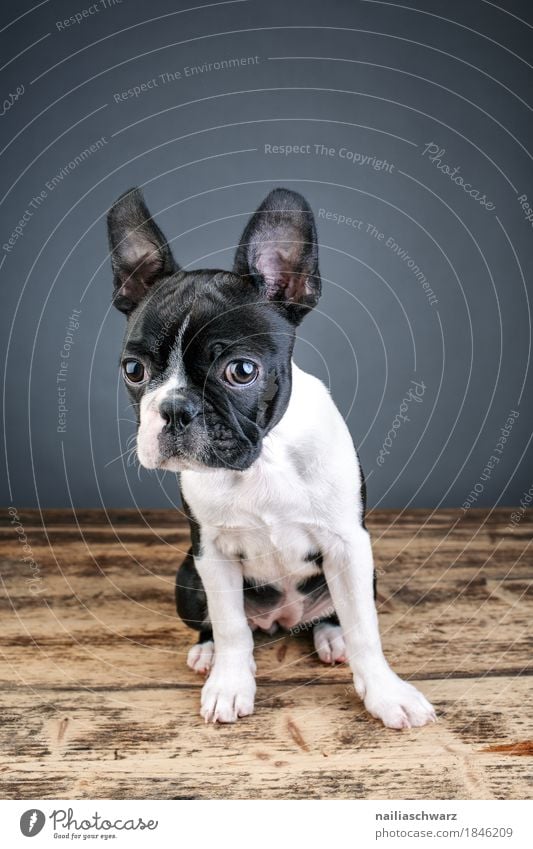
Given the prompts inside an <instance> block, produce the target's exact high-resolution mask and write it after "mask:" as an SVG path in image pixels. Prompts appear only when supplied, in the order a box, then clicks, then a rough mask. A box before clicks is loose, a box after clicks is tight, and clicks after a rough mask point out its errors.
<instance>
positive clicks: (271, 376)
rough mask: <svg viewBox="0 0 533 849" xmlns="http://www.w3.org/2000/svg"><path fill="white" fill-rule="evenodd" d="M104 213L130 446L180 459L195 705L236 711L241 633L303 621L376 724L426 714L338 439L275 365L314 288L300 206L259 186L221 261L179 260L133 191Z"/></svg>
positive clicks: (311, 226)
mask: <svg viewBox="0 0 533 849" xmlns="http://www.w3.org/2000/svg"><path fill="white" fill-rule="evenodd" d="M108 224H109V239H110V250H111V257H112V265H113V272H114V287H115V290H114V303H115V305H116V306H117V308H118V309H119V310H121V311H122V312H124V313H126V315H127V316H128V324H127V330H126V335H125V340H124V348H123V351H122V370H123V375H124V380H125V383H126V387H127V389H128V392H129V394H130V396H131V399H132V402H133V406H134V408H135V410H136V413H137V420H138V433H137V454H138V457H139V461H140V463H141V464H142V465H143V466H145V467H146V468H147V469H166V470H170V471H174V472H179V475H180V488H181V493H182V497H183V503H184V506H185V510H186V512H187V515H188V517H189V521H190V525H191V533H192V543H193V544H192V548H191V550H190V552H189V554H188V555H187V557H186V558H185V561H184V563H183V564H182V566H181V567H180V569H179V571H178V575H177V581H176V599H177V608H178V612H179V614H180V616H181V617H182V618H183V620H184V621H185V622H186V623H187V625H189V626H191V627H192V628H195V629H196V630H198V631H199V632H200V634H199V642H198V644H197V645H196V646H194V647H193V648H192V649H191V650H190V652H189V656H188V664H189V666H190V667H191V668H192V669H195V670H196V671H198V672H208V671H209V670H210V674H209V677H208V679H207V681H206V683H205V685H204V687H203V690H202V699H201V715H202V716H203V717H204V719H205V720H206V721H208V720H213V721H215V722H216V721H218V722H233V721H235V720H236V719H237V718H238V717H240V716H246V715H247V714H251V713H252V711H253V709H254V696H255V680H254V673H255V663H254V659H253V638H252V631H253V630H254V629H256V628H260V629H262V630H264V631H266V632H268V633H269V634H271V633H274V631H275V630H276V628H278V627H281V628H284V629H287V630H290V629H294V628H296V626H303V625H306V626H308V627H309V628H312V629H313V639H314V644H315V648H316V650H317V653H318V655H319V657H320V658H321V659H322V660H323V661H324V662H326V663H334V662H338V661H344V660H346V661H348V663H349V664H350V667H351V670H352V672H353V679H354V684H355V689H356V691H357V693H358V695H359V696H360V697H361V698H362V699H363V700H364V703H365V706H366V708H367V710H368V711H369V712H370V713H371V714H372V716H374V717H377V718H378V719H381V720H382V721H383V723H384V724H385V725H386V726H388V727H390V728H409V727H411V726H419V725H424V724H425V723H427V722H429V721H432V720H434V719H435V713H434V710H433V708H432V706H431V705H430V704H429V702H428V701H427V700H426V699H425V698H424V696H423V695H421V693H419V692H418V690H416V689H415V688H414V687H412V686H411V685H410V684H407V683H405V682H404V681H402V680H401V679H400V678H398V677H397V675H395V673H394V672H393V671H392V670H391V669H390V667H389V665H388V663H387V661H386V660H385V657H384V655H383V652H382V648H381V641H380V636H379V630H378V620H377V615H376V609H375V604H374V592H373V578H374V566H373V560H372V550H371V545H370V538H369V535H368V532H367V530H366V528H365V524H364V512H365V495H364V481H363V477H362V473H361V469H360V465H359V461H358V458H357V454H356V452H355V450H354V447H353V444H352V440H351V438H350V434H349V432H348V429H347V427H346V424H345V422H344V420H343V418H342V416H341V415H340V413H339V412H338V410H337V408H336V407H335V405H334V403H333V401H332V400H331V397H330V395H329V393H328V391H327V389H326V388H325V386H324V385H323V384H322V383H321V382H320V381H319V380H317V379H316V378H315V377H312V376H311V375H309V374H306V373H305V372H303V371H301V370H300V369H299V368H297V366H296V365H295V364H294V363H293V362H292V351H293V346H294V340H295V332H296V327H297V325H298V324H299V322H300V321H301V320H302V318H303V317H304V316H305V314H306V313H307V312H308V311H309V310H310V309H312V308H313V307H314V306H315V305H316V303H317V302H318V299H319V296H320V290H321V282H320V276H319V270H318V247H317V238H316V230H315V223H314V218H313V214H312V212H311V209H310V208H309V206H308V204H307V203H306V201H305V200H304V198H303V197H301V196H300V195H298V194H296V193H294V192H291V191H288V190H285V189H276V190H274V191H272V192H271V193H270V194H269V195H268V197H267V198H266V200H265V201H264V202H263V203H262V204H261V206H260V207H259V209H258V210H257V212H256V213H255V214H254V215H253V216H252V218H251V219H250V221H249V222H248V225H247V227H246V229H245V231H244V234H243V236H242V239H241V242H240V244H239V247H238V249H237V253H236V257H235V264H234V268H233V271H219V270H213V269H202V270H198V271H184V270H182V269H180V267H179V266H178V265H177V263H176V262H175V260H174V258H173V256H172V253H171V251H170V248H169V246H168V244H167V241H166V239H165V237H164V236H163V234H162V232H161V230H160V229H159V227H158V226H157V224H155V222H154V221H153V220H152V218H151V216H150V213H149V212H148V209H147V208H146V206H145V204H144V201H143V198H142V195H141V193H140V192H139V191H138V190H137V189H132V190H131V191H129V192H127V193H126V194H124V195H122V196H121V197H120V198H119V199H118V200H117V201H116V203H115V204H114V206H113V207H112V209H111V211H110V213H109V218H108Z"/></svg>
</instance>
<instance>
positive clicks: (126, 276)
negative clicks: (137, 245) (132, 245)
mask: <svg viewBox="0 0 533 849" xmlns="http://www.w3.org/2000/svg"><path fill="white" fill-rule="evenodd" d="M124 260H125V265H127V267H128V271H125V272H122V274H121V275H120V276H121V278H122V281H121V282H122V285H121V287H120V294H121V295H124V296H125V297H127V298H131V299H132V300H140V299H141V298H142V297H144V295H145V294H146V292H147V291H148V289H149V288H150V286H151V285H152V283H153V282H154V279H155V277H156V275H157V273H158V272H159V271H160V270H161V257H160V255H159V253H157V252H156V251H152V252H150V253H148V252H145V253H143V254H139V253H137V254H135V253H134V252H133V251H130V252H129V254H128V255H126V256H125V257H124Z"/></svg>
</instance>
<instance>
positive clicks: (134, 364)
mask: <svg viewBox="0 0 533 849" xmlns="http://www.w3.org/2000/svg"><path fill="white" fill-rule="evenodd" d="M122 370H123V372H124V377H125V378H126V380H127V381H128V383H142V382H143V380H144V375H145V370H144V366H143V364H142V363H140V362H139V360H124V362H123V363H122Z"/></svg>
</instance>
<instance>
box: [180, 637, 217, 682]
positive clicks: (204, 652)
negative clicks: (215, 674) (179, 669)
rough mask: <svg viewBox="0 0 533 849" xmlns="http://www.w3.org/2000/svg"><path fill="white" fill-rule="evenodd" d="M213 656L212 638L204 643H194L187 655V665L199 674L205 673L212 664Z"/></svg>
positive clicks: (213, 645)
mask: <svg viewBox="0 0 533 849" xmlns="http://www.w3.org/2000/svg"><path fill="white" fill-rule="evenodd" d="M214 658H215V644H214V642H213V640H207V642H205V643H196V645H195V646H193V647H192V648H191V649H189V654H188V655H187V666H188V667H189V668H190V669H192V670H193V671H194V672H198V673H199V674H200V675H205V673H206V672H209V670H210V669H211V667H212V666H213V661H214Z"/></svg>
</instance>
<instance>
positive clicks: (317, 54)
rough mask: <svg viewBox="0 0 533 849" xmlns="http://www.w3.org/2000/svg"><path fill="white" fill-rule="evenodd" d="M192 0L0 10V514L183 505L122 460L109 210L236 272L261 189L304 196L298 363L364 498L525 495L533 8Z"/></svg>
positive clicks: (479, 499)
mask: <svg viewBox="0 0 533 849" xmlns="http://www.w3.org/2000/svg"><path fill="white" fill-rule="evenodd" d="M191 6H194V3H193V2H190V0H188V1H187V3H181V2H180V3H176V2H175V0H152V2H151V3H149V4H147V3H143V2H141V0H122V2H118V0H115V2H113V0H98V2H97V3H95V4H92V5H91V4H90V3H89V2H85V0H79V2H72V3H68V2H44V3H40V4H35V8H33V9H32V8H31V5H29V4H28V3H27V0H25V2H23V4H20V3H14V2H10V3H5V2H4V3H3V4H2V15H3V24H2V26H3V27H4V29H3V30H2V31H1V32H0V39H1V40H2V41H1V44H2V57H3V66H4V67H3V71H2V75H3V82H2V92H3V98H4V99H5V102H4V104H3V107H2V111H3V114H2V116H1V118H0V127H1V129H2V166H3V167H2V169H1V181H2V186H1V193H2V204H3V217H2V238H1V241H2V249H1V251H0V261H1V262H2V266H1V273H2V311H1V321H2V333H3V336H2V338H3V340H4V351H3V364H4V369H5V372H4V396H3V397H4V405H5V407H4V416H5V418H4V421H5V434H4V435H5V440H6V450H5V454H4V455H3V456H4V462H5V458H7V461H8V462H7V465H6V467H5V471H6V472H7V473H8V474H6V475H5V476H3V500H4V502H5V503H6V504H7V503H14V504H15V505H16V506H18V507H23V506H34V505H37V504H39V505H41V506H42V507H63V506H68V505H70V504H74V505H77V506H101V505H105V506H109V507H112V506H134V505H135V504H136V505H140V506H144V507H149V506H153V507H157V506H166V505H171V504H173V503H176V499H177V490H176V481H175V479H174V478H173V476H171V475H166V476H163V475H159V474H158V473H154V472H146V471H142V470H141V471H140V473H139V471H138V468H137V466H135V465H133V466H129V467H128V466H127V464H126V462H125V460H126V458H125V457H122V458H120V457H119V455H121V453H122V452H124V451H125V450H126V441H127V438H128V436H130V435H131V434H132V433H133V429H134V425H133V423H132V421H131V418H132V415H131V412H130V411H129V409H128V402H127V398H126V394H125V392H124V390H123V388H122V385H121V381H120V379H119V373H118V357H119V352H120V340H121V335H122V332H123V326H124V318H123V316H122V315H120V314H119V313H117V312H116V311H114V310H113V309H112V308H110V293H111V275H110V268H109V259H108V256H107V243H106V232H105V227H104V221H105V214H106V211H107V209H108V207H109V206H110V204H111V203H112V201H113V199H114V198H115V197H116V196H117V195H118V194H120V193H121V192H123V191H124V190H125V189H127V188H128V187H130V186H131V185H135V184H137V185H140V186H143V187H144V190H145V195H146V199H147V202H148V204H149V206H150V208H151V210H152V212H153V213H154V215H156V216H157V220H158V221H159V223H160V224H161V226H162V228H163V229H164V231H165V232H166V234H167V235H168V237H169V238H170V239H171V241H172V244H173V247H174V251H175V254H176V257H177V258H178V260H179V262H180V263H181V264H183V265H185V266H189V267H194V266H215V267H229V266H230V264H231V261H232V255H233V251H234V246H235V244H236V241H237V239H238V237H239V235H240V233H241V231H242V228H243V227H244V224H245V222H246V219H247V216H249V215H250V213H251V212H252V211H253V210H254V209H255V207H256V206H257V205H258V204H259V203H260V201H261V200H262V198H263V197H264V195H265V194H267V192H268V191H269V190H270V189H271V188H272V187H274V186H276V185H283V186H288V187H290V188H293V189H297V190H298V191H301V192H302V193H304V194H305V195H306V197H307V198H308V199H309V202H310V204H311V206H312V208H313V209H314V211H315V214H316V215H317V225H318V233H319V239H320V245H321V270H322V274H323V278H324V296H323V299H322V301H321V303H320V308H319V309H317V310H316V311H315V313H314V314H313V315H312V316H311V317H309V318H308V319H307V320H306V322H305V323H304V325H303V326H302V328H301V330H300V333H299V341H298V343H297V350H296V360H297V362H298V363H299V364H300V366H302V367H303V368H304V369H307V370H310V371H312V372H314V373H315V374H317V375H318V376H320V377H321V378H322V379H323V380H325V381H326V382H327V383H328V384H329V386H330V387H331V392H332V394H333V397H334V398H335V400H336V401H337V403H338V406H339V407H340V409H341V411H342V413H343V415H344V416H345V417H346V419H347V421H348V424H349V427H350V429H351V431H352V434H353V437H354V440H355V442H356V445H357V446H358V448H359V450H360V455H361V460H362V464H363V468H364V470H365V472H366V475H367V478H368V489H369V502H370V504H371V505H373V506H378V505H379V506H390V507H403V506H406V505H412V506H420V507H428V508H433V507H437V506H449V505H457V506H460V505H462V504H465V503H468V504H470V505H474V506H481V505H492V504H497V503H502V504H515V503H517V502H519V501H520V499H521V498H523V495H524V493H525V492H526V491H527V490H529V487H530V486H531V483H532V470H531V456H532V454H531V450H530V449H529V444H530V438H531V427H530V406H529V405H530V397H531V396H530V389H531V373H530V362H529V355H530V341H531V324H530V304H529V300H528V293H527V289H528V286H529V283H530V280H529V277H530V274H531V267H532V260H533V240H532V234H533V230H532V222H533V213H532V212H531V210H530V208H529V207H528V204H530V205H531V207H533V179H532V177H533V167H532V156H531V152H530V139H531V100H532V98H531V92H532V86H531V82H532V63H533V51H532V49H531V43H532V36H533V29H532V26H533V10H532V9H531V4H530V3H528V2H518V0H516V2H515V0H507V2H505V0H501V2H500V4H499V6H498V5H496V4H493V3H488V2H483V0H472V2H470V3H465V2H456V0H427V2H421V0H412V1H411V2H410V7H408V5H406V4H404V5H402V6H400V5H399V4H396V3H395V2H390V3H383V2H375V0H370V1H369V2H356V0H354V2H348V0H329V2H327V3H324V2H320V0H311V2H310V1H309V0H298V2H287V0H283V2H279V0H275V2H272V0H269V2H257V0H235V1H234V2H225V3H224V2H223V3H216V2H214V3H204V4H203V6H202V5H201V4H200V3H199V4H198V5H197V6H195V8H193V9H190V7H191ZM187 9H188V10H187ZM26 12H27V13H26ZM76 15H77V17H76ZM69 17H71V20H70V21H66V19H68V18H69ZM65 21H66V23H65ZM135 87H137V88H135ZM276 146H277V147H276ZM290 146H292V150H291V148H290ZM294 148H296V149H294ZM35 198H36V200H35ZM528 216H529V219H530V220H528ZM347 219H349V220H347ZM10 240H11V241H10ZM75 310H77V311H79V312H74V311H75ZM71 316H74V317H75V319H76V320H75V321H72V320H71ZM76 325H78V326H76ZM65 340H66V345H65ZM58 375H59V377H58ZM61 407H63V408H64V409H61ZM502 431H503V432H502ZM116 458H119V459H116ZM465 509H466V508H465Z"/></svg>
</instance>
